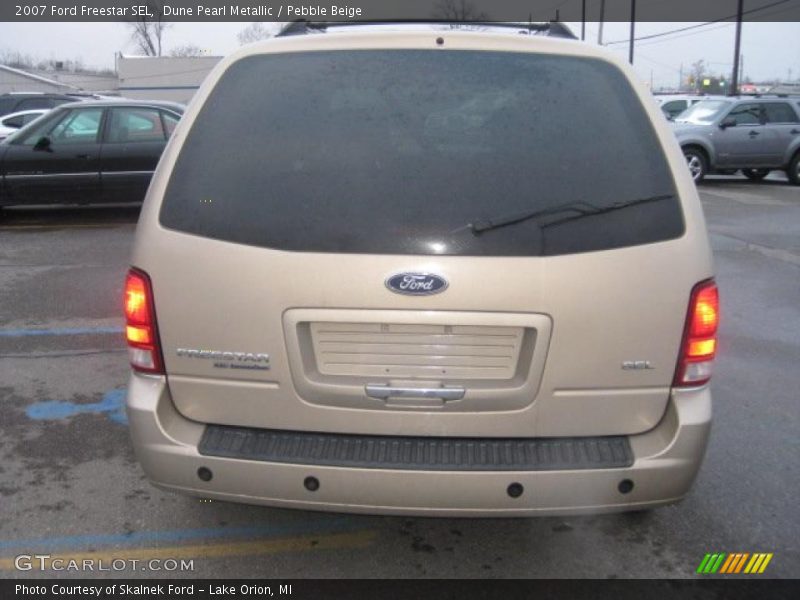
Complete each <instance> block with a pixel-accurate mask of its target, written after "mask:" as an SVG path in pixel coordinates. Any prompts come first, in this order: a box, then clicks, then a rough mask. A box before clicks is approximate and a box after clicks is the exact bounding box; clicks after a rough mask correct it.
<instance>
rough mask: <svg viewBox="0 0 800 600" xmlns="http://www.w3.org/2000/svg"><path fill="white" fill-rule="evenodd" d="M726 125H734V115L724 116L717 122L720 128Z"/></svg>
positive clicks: (725, 127) (726, 126)
mask: <svg viewBox="0 0 800 600" xmlns="http://www.w3.org/2000/svg"><path fill="white" fill-rule="evenodd" d="M728 127H736V117H725V118H724V119H722V121H720V122H719V128H720V129H727V128H728Z"/></svg>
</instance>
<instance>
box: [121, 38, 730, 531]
mask: <svg viewBox="0 0 800 600" xmlns="http://www.w3.org/2000/svg"><path fill="white" fill-rule="evenodd" d="M526 32H527V27H526ZM586 88H590V89H593V90H595V91H596V93H594V94H591V95H587V94H585V93H583V92H582V91H581V90H584V89H586ZM648 94H649V92H648V91H647V89H646V88H645V87H644V86H643V85H641V84H640V83H638V82H637V81H636V79H635V76H634V74H633V72H632V70H631V69H630V68H629V67H628V66H627V65H626V64H624V63H622V62H621V61H619V60H617V59H616V58H614V57H613V56H612V55H611V54H610V53H607V52H605V51H603V50H602V49H597V48H593V47H590V46H586V45H583V44H581V43H579V42H577V41H574V39H570V35H569V34H568V32H566V31H565V30H564V29H563V28H562V27H561V26H558V25H553V26H547V25H544V26H538V27H535V28H533V29H532V31H531V32H530V35H520V34H519V33H518V31H517V30H516V29H515V28H506V27H501V26H497V27H495V26H486V27H485V28H484V29H482V30H480V31H456V30H451V29H449V28H447V27H446V26H445V27H441V26H439V27H436V26H428V25H397V26H383V27H382V26H377V25H370V26H367V25H357V26H333V25H330V26H327V27H326V26H324V25H317V24H312V23H308V24H301V23H296V24H293V25H290V26H289V27H288V28H287V29H286V30H285V31H284V32H283V34H282V35H280V36H278V37H276V38H274V39H272V40H268V41H265V42H260V43H258V44H255V45H252V46H248V47H245V48H243V49H240V50H238V51H237V52H236V53H234V54H233V55H232V56H230V57H228V58H226V59H225V60H223V61H222V62H221V63H220V64H219V65H218V66H217V67H216V69H215V70H214V71H213V72H212V73H211V74H210V75H209V77H208V78H207V79H206V81H205V82H204V84H203V86H202V87H201V89H200V90H199V92H198V94H197V95H196V97H195V98H194V100H193V101H192V103H191V105H190V106H189V107H188V109H187V111H186V114H185V116H184V118H183V120H182V121H181V124H180V126H179V127H177V128H176V130H175V133H174V135H173V137H172V139H171V140H170V142H169V144H168V146H167V148H166V150H165V153H164V155H163V157H162V161H161V163H160V164H159V167H158V169H157V171H156V174H155V176H154V178H153V181H152V184H151V185H150V189H149V191H148V194H147V198H146V200H145V204H144V207H143V210H142V214H141V217H140V221H139V225H138V229H137V233H136V243H135V249H134V252H133V258H132V268H131V270H130V272H129V274H128V277H127V281H126V284H125V297H126V300H125V314H126V318H127V339H128V343H129V349H130V362H131V365H132V368H133V373H132V375H131V378H130V384H129V388H128V414H129V417H130V429H131V433H132V436H133V441H134V446H135V450H136V453H137V456H138V458H139V461H140V462H141V464H142V466H143V468H144V471H145V473H146V474H147V476H148V477H149V479H150V480H151V481H152V482H153V483H154V484H155V485H157V486H159V487H161V488H164V489H168V490H174V491H177V492H183V493H187V494H194V495H198V496H203V497H207V498H214V499H218V500H230V501H236V502H249V503H257V504H265V505H272V506H283V507H293V508H304V509H314V510H331V511H349V512H364V513H383V514H392V513H406V514H418V515H455V516H459V515H460V516H522V515H553V514H575V513H588V512H613V511H624V510H641V509H647V508H651V507H656V506H660V505H663V504H667V503H671V502H675V501H677V500H680V499H681V498H682V497H684V496H685V495H686V494H687V492H688V491H689V489H690V486H691V484H692V482H693V480H694V478H695V476H696V474H697V472H698V469H699V467H700V464H701V461H702V458H703V454H704V452H705V447H706V442H707V439H708V435H709V430H710V424H711V394H710V391H709V386H708V382H709V378H710V376H711V366H712V362H713V359H714V355H715V351H716V332H717V322H718V312H719V310H718V298H717V289H716V286H715V285H714V282H713V274H714V271H713V265H712V258H711V251H710V247H709V242H708V234H707V232H706V227H705V223H704V219H703V214H702V210H701V206H700V202H699V199H698V195H697V191H696V189H695V186H694V183H693V182H692V179H691V176H690V174H689V172H688V170H687V168H686V163H685V161H684V159H683V156H682V154H681V150H680V148H679V146H678V144H677V142H676V141H675V139H674V136H673V134H672V132H671V131H670V129H669V125H668V123H667V121H666V120H665V119H664V118H663V116H662V115H661V114H660V111H659V109H658V108H657V107H656V106H655V105H654V103H653V102H652V100H651V99H650V98H649V97H648ZM231 106H235V107H236V110H228V108H229V107H231Z"/></svg>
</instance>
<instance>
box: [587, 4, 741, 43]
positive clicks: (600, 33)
mask: <svg viewBox="0 0 800 600" xmlns="http://www.w3.org/2000/svg"><path fill="white" fill-rule="evenodd" d="M740 1H741V0H740ZM605 14H606V0H600V29H598V30H597V44H598V45H599V46H602V45H603V19H604V18H605Z"/></svg>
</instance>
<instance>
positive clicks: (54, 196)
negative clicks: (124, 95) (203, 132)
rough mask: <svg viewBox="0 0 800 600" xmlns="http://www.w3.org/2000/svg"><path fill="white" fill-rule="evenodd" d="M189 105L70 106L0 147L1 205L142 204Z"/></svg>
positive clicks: (104, 103)
mask: <svg viewBox="0 0 800 600" xmlns="http://www.w3.org/2000/svg"><path fill="white" fill-rule="evenodd" d="M183 110H184V107H183V105H180V104H175V103H171V102H145V101H142V102H138V101H113V100H112V101H96V100H89V101H85V102H79V103H72V104H65V105H62V106H59V107H58V108H55V109H54V110H52V111H51V112H50V113H49V114H47V115H45V116H43V117H42V118H41V119H39V120H37V121H34V122H33V123H31V124H30V125H28V126H26V127H23V128H22V129H20V130H19V131H18V132H16V133H14V134H12V135H10V136H9V137H8V138H7V139H6V140H5V141H4V142H3V143H2V144H0V176H2V185H1V186H0V206H10V205H22V204H70V203H80V204H90V203H94V202H141V201H142V200H143V199H144V195H145V191H146V190H147V186H148V185H149V183H150V178H151V177H152V175H153V171H154V169H155V167H156V164H157V163H158V159H159V157H160V156H161V152H162V151H163V150H164V146H165V145H166V142H167V139H169V137H170V135H171V133H172V132H173V130H174V129H175V126H176V125H177V123H178V120H179V119H180V117H181V115H182V114H183Z"/></svg>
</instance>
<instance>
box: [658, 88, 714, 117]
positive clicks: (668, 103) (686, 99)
mask: <svg viewBox="0 0 800 600" xmlns="http://www.w3.org/2000/svg"><path fill="white" fill-rule="evenodd" d="M654 98H655V100H656V103H658V105H659V106H660V107H661V110H662V111H663V113H664V115H665V116H666V117H667V119H669V120H672V119H674V118H675V117H677V116H678V115H679V114H681V113H682V112H683V111H685V110H686V109H687V108H689V107H690V106H693V105H695V104H697V103H698V102H700V101H701V100H703V99H704V98H705V97H704V96H692V95H689V94H659V95H656V96H654Z"/></svg>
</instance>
